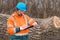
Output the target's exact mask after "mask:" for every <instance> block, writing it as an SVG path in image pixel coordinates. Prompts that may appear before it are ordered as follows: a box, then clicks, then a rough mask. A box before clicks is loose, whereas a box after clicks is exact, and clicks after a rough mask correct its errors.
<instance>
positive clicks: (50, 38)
mask: <svg viewBox="0 0 60 40" xmlns="http://www.w3.org/2000/svg"><path fill="white" fill-rule="evenodd" d="M20 1H23V2H25V3H26V4H27V11H26V14H27V15H29V16H30V17H32V18H34V19H35V20H36V21H38V23H39V25H40V23H41V20H40V19H42V21H43V20H45V19H46V18H50V17H53V16H58V17H60V0H0V40H9V34H8V33H7V29H6V27H7V26H6V21H7V18H8V17H9V15H11V14H12V12H13V11H14V10H15V6H16V4H17V3H18V2H20ZM37 18H38V19H37ZM47 20H48V19H47ZM45 21H46V20H45ZM43 24H44V22H43ZM40 26H43V25H42V24H41V25H40ZM49 26H51V25H49ZM45 27H46V25H45ZM51 27H52V26H51ZM32 29H33V30H34V28H32ZM32 29H30V39H31V40H60V31H59V30H56V29H54V28H51V29H50V30H49V31H47V32H45V30H44V32H43V31H41V30H40V28H37V29H35V30H34V31H33V30H32ZM41 32H42V33H41Z"/></svg>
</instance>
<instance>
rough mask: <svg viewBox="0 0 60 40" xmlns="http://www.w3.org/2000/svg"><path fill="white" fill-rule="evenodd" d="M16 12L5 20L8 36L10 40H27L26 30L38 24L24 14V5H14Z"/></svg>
mask: <svg viewBox="0 0 60 40" xmlns="http://www.w3.org/2000/svg"><path fill="white" fill-rule="evenodd" d="M16 9H17V11H15V12H13V14H12V15H11V16H10V17H9V18H8V20H7V30H8V33H9V34H10V40H29V37H28V29H29V28H31V27H37V26H38V24H37V23H36V22H35V21H34V20H33V19H32V18H30V17H29V16H27V15H26V14H24V12H25V11H26V4H25V3H24V2H19V3H17V5H16Z"/></svg>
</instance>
